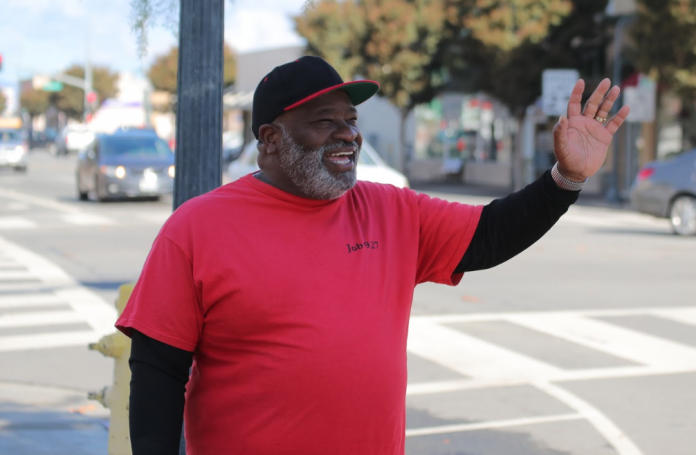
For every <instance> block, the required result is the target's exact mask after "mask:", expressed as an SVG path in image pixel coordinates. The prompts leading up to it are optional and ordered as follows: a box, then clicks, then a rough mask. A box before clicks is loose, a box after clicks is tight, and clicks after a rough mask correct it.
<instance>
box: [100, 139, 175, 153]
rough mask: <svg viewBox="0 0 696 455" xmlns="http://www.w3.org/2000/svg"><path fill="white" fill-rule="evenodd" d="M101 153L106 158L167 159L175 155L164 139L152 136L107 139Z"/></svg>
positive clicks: (103, 143)
mask: <svg viewBox="0 0 696 455" xmlns="http://www.w3.org/2000/svg"><path fill="white" fill-rule="evenodd" d="M101 152H102V154H103V155H104V156H123V157H133V158H157V157H160V158H166V157H168V156H171V155H173V152H172V151H171V150H170V149H169V147H168V146H167V144H166V143H165V142H164V141H163V140H162V139H160V138H158V137H152V136H140V137H126V136H118V137H115V136H112V137H107V138H104V141H103V142H102V147H101Z"/></svg>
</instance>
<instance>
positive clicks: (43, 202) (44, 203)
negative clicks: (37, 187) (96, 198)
mask: <svg viewBox="0 0 696 455" xmlns="http://www.w3.org/2000/svg"><path fill="white" fill-rule="evenodd" d="M0 196H2V197H6V198H8V199H15V200H17V201H20V202H26V203H29V204H33V205H38V206H39V207H45V208H48V209H52V210H57V211H59V212H63V213H80V212H81V210H80V209H79V208H78V207H75V206H72V205H68V204H63V203H61V202H56V201H54V200H52V199H46V198H43V197H39V196H33V195H31V194H26V193H20V192H18V191H13V190H5V189H2V188H0Z"/></svg>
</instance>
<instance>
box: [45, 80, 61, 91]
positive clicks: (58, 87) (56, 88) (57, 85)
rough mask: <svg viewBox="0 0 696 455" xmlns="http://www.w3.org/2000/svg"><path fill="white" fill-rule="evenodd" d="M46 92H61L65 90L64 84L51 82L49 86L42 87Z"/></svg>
mask: <svg viewBox="0 0 696 455" xmlns="http://www.w3.org/2000/svg"><path fill="white" fill-rule="evenodd" d="M41 90H43V91H44V92H60V91H61V90H63V83H62V82H58V81H51V82H49V83H48V84H46V85H44V86H43V87H41Z"/></svg>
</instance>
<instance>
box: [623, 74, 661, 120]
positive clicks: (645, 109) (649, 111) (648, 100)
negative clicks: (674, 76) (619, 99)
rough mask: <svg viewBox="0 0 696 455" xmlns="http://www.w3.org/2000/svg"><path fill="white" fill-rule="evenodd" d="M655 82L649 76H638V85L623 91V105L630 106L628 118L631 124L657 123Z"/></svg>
mask: <svg viewBox="0 0 696 455" xmlns="http://www.w3.org/2000/svg"><path fill="white" fill-rule="evenodd" d="M655 92H656V85H655V81H653V80H652V79H649V78H648V77H647V76H644V75H642V74H641V75H640V76H638V85H637V86H635V87H626V88H624V90H623V95H624V99H623V104H624V106H630V108H631V112H629V113H628V117H627V118H626V121H627V122H631V123H650V122H654V121H655Z"/></svg>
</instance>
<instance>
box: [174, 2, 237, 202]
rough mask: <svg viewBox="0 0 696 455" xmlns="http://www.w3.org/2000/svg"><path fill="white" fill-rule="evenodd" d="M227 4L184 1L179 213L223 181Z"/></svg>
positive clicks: (176, 182)
mask: <svg viewBox="0 0 696 455" xmlns="http://www.w3.org/2000/svg"><path fill="white" fill-rule="evenodd" d="M224 12H225V3H224V0H181V7H180V18H179V67H178V68H179V72H178V77H177V109H176V112H177V115H176V177H175V179H174V204H173V205H174V209H175V210H176V209H177V208H178V207H179V206H180V205H181V204H183V203H184V202H186V201H187V200H189V199H191V198H193V197H196V196H199V195H201V194H203V193H207V192H208V191H211V190H213V189H215V188H217V187H219V186H220V184H221V183H222V174H221V168H222V66H223V51H222V49H223V42H224Z"/></svg>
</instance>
